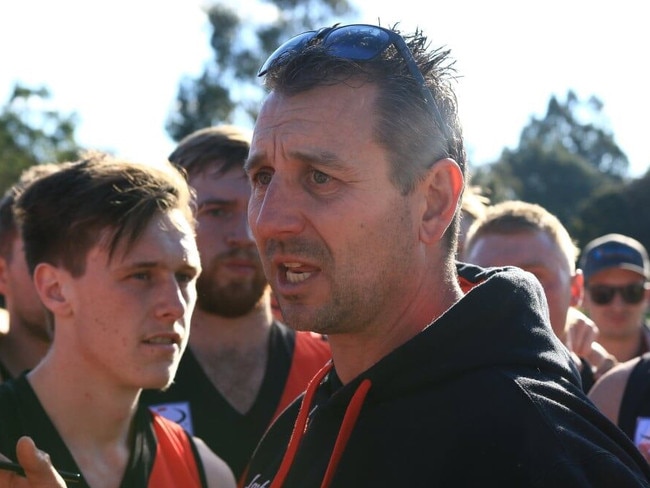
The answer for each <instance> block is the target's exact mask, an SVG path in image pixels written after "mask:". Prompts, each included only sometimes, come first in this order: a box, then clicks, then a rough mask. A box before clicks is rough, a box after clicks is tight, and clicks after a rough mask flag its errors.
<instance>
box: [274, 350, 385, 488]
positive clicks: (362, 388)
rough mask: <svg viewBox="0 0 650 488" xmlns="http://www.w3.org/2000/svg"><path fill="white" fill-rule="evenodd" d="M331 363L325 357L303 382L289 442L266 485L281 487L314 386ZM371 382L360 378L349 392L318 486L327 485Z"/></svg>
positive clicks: (292, 456)
mask: <svg viewBox="0 0 650 488" xmlns="http://www.w3.org/2000/svg"><path fill="white" fill-rule="evenodd" d="M332 367H333V364H332V362H331V361H329V362H328V363H327V364H326V365H325V366H323V368H321V370H320V371H319V372H318V373H316V375H315V376H314V377H313V378H312V379H311V381H310V382H309V385H308V386H307V391H306V392H305V397H304V398H303V400H302V404H301V405H300V410H299V411H298V416H297V417H296V422H295V424H294V426H293V432H292V433H291V439H290V440H289V445H288V446H287V451H286V453H285V454H284V458H283V459H282V463H280V468H279V469H278V472H277V473H276V475H275V477H274V478H273V482H272V483H271V486H270V488H281V487H282V485H283V484H284V480H285V479H286V477H287V475H288V474H289V470H290V469H291V465H292V464H293V461H294V459H295V457H296V454H297V452H298V446H299V445H300V441H301V440H302V437H303V435H304V433H305V431H306V430H307V421H308V420H309V411H310V409H311V404H312V402H313V399H314V395H315V394H316V390H317V389H318V386H319V385H320V383H321V381H322V380H323V378H324V377H325V376H326V375H327V373H329V372H330V371H331V369H332ZM371 386H372V382H371V381H370V380H369V379H367V378H366V379H364V380H363V381H362V382H361V383H360V384H359V386H358V387H357V390H356V391H355V392H354V395H352V399H351V400H350V403H349V404H348V407H347V408H346V410H345V415H344V416H343V422H342V423H341V427H340V428H339V433H338V435H337V437H336V442H335V443H334V449H333V450H332V455H331V456H330V460H329V463H328V465H327V469H326V471H325V476H324V477H323V481H322V483H321V488H327V487H329V485H330V483H331V482H332V479H333V478H334V473H335V472H336V468H337V466H338V464H339V461H340V460H341V456H342V455H343V451H344V450H345V446H346V445H347V442H348V439H349V438H350V435H351V434H352V430H353V429H354V426H355V424H356V422H357V418H358V417H359V414H360V412H361V407H362V406H363V402H364V401H365V399H366V395H367V394H368V390H370V387H371Z"/></svg>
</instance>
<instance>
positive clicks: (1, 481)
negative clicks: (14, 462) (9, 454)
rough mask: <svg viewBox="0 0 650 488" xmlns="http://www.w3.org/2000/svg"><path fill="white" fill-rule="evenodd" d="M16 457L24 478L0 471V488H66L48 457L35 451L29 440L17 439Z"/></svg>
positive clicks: (31, 441)
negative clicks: (23, 471) (23, 472)
mask: <svg viewBox="0 0 650 488" xmlns="http://www.w3.org/2000/svg"><path fill="white" fill-rule="evenodd" d="M16 456H17V457H18V463H19V464H20V465H21V466H22V467H23V469H24V470H25V476H21V475H19V474H16V473H13V472H11V471H6V470H0V488H66V484H65V482H64V481H63V479H62V478H61V476H59V474H58V473H57V472H56V470H55V469H54V467H53V466H52V463H51V461H50V456H49V455H48V454H46V453H45V452H43V451H41V450H39V449H37V448H36V445H35V444H34V441H33V440H32V439H31V438H29V437H21V438H20V439H18V443H17V444H16ZM2 457H3V458H4V456H2ZM4 459H6V458H4Z"/></svg>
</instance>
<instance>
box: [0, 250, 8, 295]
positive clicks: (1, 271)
mask: <svg viewBox="0 0 650 488" xmlns="http://www.w3.org/2000/svg"><path fill="white" fill-rule="evenodd" d="M8 275H9V264H8V263H7V260H6V259H5V258H4V257H2V256H0V295H6V294H7V289H8V284H7V282H8V280H9V276H8Z"/></svg>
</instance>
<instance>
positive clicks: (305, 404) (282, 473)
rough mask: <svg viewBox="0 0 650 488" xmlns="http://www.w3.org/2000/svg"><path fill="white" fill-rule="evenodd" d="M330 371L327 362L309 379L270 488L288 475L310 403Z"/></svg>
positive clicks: (273, 487)
mask: <svg viewBox="0 0 650 488" xmlns="http://www.w3.org/2000/svg"><path fill="white" fill-rule="evenodd" d="M331 369H332V361H328V362H327V364H326V365H325V366H323V367H322V368H321V370H320V371H319V372H318V373H316V375H315V376H314V377H313V378H312V379H311V381H310V382H309V385H307V391H306V392H305V397H304V398H303V399H302V404H301V405H300V410H299V411H298V417H297V418H296V423H295V424H294V426H293V432H292V433H291V439H290V440H289V445H288V446H287V452H285V453H284V458H282V463H281V464H280V468H279V469H278V472H277V473H276V475H275V478H273V483H271V486H270V488H280V487H281V486H282V484H283V483H284V479H285V478H286V477H287V474H288V473H289V469H290V468H291V464H292V463H293V459H294V458H295V457H296V452H297V451H298V444H300V439H302V436H303V434H304V433H305V428H306V426H307V420H308V418H309V407H310V406H311V402H312V400H313V399H314V395H315V394H316V390H317V389H318V385H320V382H321V381H322V379H323V378H324V377H325V375H326V374H327V373H329V372H330V370H331Z"/></svg>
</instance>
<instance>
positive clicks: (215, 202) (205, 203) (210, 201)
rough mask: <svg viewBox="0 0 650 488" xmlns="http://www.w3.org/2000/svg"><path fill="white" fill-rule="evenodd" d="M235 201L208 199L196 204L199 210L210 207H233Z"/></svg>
mask: <svg viewBox="0 0 650 488" xmlns="http://www.w3.org/2000/svg"><path fill="white" fill-rule="evenodd" d="M234 201H235V200H234V199H227V198H206V199H205V200H200V201H198V202H196V203H197V205H198V208H202V207H205V206H208V205H232V204H233V203H234Z"/></svg>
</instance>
